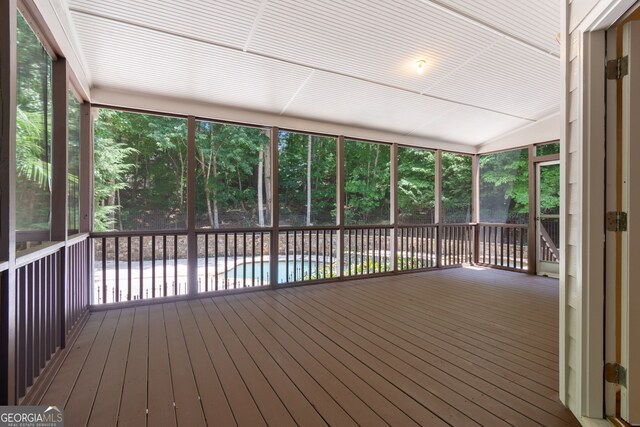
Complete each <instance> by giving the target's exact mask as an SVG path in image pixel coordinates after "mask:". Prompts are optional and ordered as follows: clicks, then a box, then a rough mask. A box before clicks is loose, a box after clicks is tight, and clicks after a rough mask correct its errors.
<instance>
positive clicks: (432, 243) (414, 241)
mask: <svg viewBox="0 0 640 427" xmlns="http://www.w3.org/2000/svg"><path fill="white" fill-rule="evenodd" d="M396 230H397V231H396V233H397V234H396V251H397V257H396V269H397V270H399V271H408V270H424V269H428V268H434V267H437V266H438V250H437V247H438V226H437V225H412V226H400V227H397V229H396Z"/></svg>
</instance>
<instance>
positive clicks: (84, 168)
mask: <svg viewBox="0 0 640 427" xmlns="http://www.w3.org/2000/svg"><path fill="white" fill-rule="evenodd" d="M92 229H93V118H92V114H91V104H89V103H88V102H83V103H82V104H80V233H89V232H91V231H92Z"/></svg>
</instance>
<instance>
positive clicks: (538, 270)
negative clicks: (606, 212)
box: [534, 158, 564, 277]
mask: <svg viewBox="0 0 640 427" xmlns="http://www.w3.org/2000/svg"><path fill="white" fill-rule="evenodd" d="M534 163H535V169H534V170H535V177H534V180H535V185H536V202H535V203H536V206H535V212H536V217H535V219H536V222H535V230H536V243H535V244H536V274H537V275H539V276H549V277H558V276H559V275H560V260H558V263H557V268H556V269H555V270H556V271H543V269H542V268H541V266H542V263H543V262H545V261H542V254H541V253H540V249H541V247H542V245H541V243H542V239H541V237H542V233H541V232H540V224H541V219H540V216H541V213H540V169H541V168H542V167H545V166H554V165H558V166H560V159H559V158H558V160H549V161H535V160H534ZM558 179H560V177H558ZM561 185H562V183H561V182H558V188H560V187H561ZM557 217H558V222H559V223H560V224H559V226H560V234H562V229H563V227H564V224H563V222H562V216H561V215H560V213H558V215H557ZM559 249H560V244H559V245H558V250H559ZM560 259H562V254H560ZM547 263H548V262H547ZM549 264H551V263H549Z"/></svg>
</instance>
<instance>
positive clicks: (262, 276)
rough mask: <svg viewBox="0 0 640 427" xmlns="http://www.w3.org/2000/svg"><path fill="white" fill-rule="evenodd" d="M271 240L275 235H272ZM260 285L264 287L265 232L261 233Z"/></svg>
mask: <svg viewBox="0 0 640 427" xmlns="http://www.w3.org/2000/svg"><path fill="white" fill-rule="evenodd" d="M269 238H270V239H273V235H270V237H269ZM269 259H271V256H269ZM260 284H261V285H264V232H262V231H261V232H260Z"/></svg>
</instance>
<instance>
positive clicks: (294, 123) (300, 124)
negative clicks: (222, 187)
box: [91, 88, 477, 154]
mask: <svg viewBox="0 0 640 427" xmlns="http://www.w3.org/2000/svg"><path fill="white" fill-rule="evenodd" d="M91 97H92V102H93V103H95V104H102V105H110V106H117V107H123V108H133V109H140V110H148V111H154V112H159V113H172V114H181V115H185V116H186V115H194V116H197V117H203V118H209V119H212V120H223V121H231V122H238V123H247V124H253V125H260V126H278V127H280V128H283V129H291V130H299V131H302V132H310V133H314V132H315V133H322V134H328V135H344V136H346V137H349V138H362V139H367V140H374V141H380V142H388V143H394V142H395V143H398V144H404V145H411V146H415V147H424V148H431V149H442V150H448V151H456V152H460V153H466V154H476V153H477V147H476V146H472V145H465V144H458V143H455V142H447V141H438V140H431V139H428V138H421V137H417V136H411V135H403V134H399V133H393V132H387V131H384V130H375V129H365V128H361V127H358V126H348V125H343V124H336V123H329V122H321V121H316V120H310V119H303V118H296V117H291V116H286V115H282V116H281V115H279V114H277V113H268V112H260V111H251V110H244V109H240V108H233V107H228V106H223V105H216V104H209V103H202V102H193V101H190V100H181V99H175V98H168V97H162V96H156V95H148V94H136V93H130V92H127V93H125V92H118V91H112V90H108V89H101V88H93V89H92V90H91Z"/></svg>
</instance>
